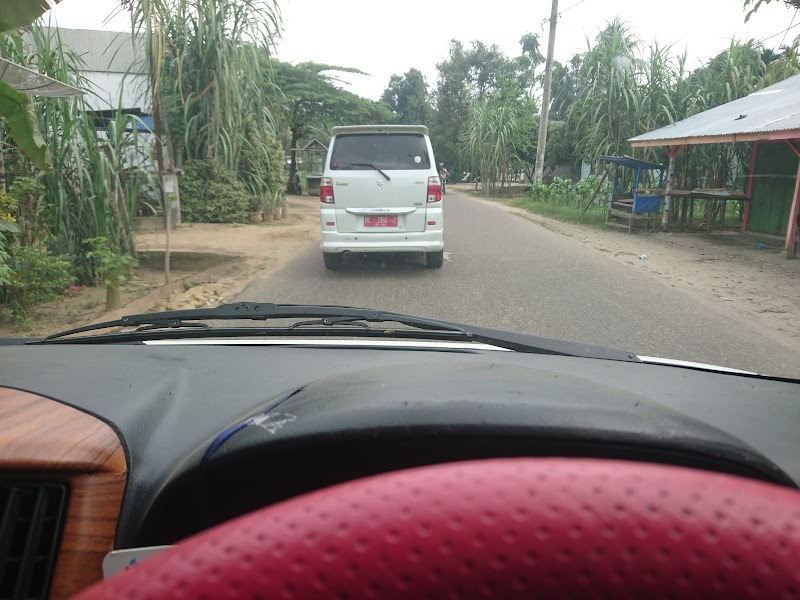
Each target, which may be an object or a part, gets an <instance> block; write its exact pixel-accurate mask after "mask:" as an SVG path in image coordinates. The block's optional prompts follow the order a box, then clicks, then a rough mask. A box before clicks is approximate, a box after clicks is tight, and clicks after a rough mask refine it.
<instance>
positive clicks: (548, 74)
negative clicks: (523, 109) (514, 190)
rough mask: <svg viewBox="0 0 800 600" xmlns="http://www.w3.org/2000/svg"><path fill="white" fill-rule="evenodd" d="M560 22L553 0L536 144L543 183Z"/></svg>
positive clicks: (538, 177) (538, 174)
mask: <svg viewBox="0 0 800 600" xmlns="http://www.w3.org/2000/svg"><path fill="white" fill-rule="evenodd" d="M557 20H558V0H553V8H552V10H551V11H550V37H549V38H548V40H547V63H546V64H545V67H544V89H543V90H542V114H541V117H540V118H539V142H538V143H537V144H536V170H535V171H534V175H533V179H534V181H541V180H542V176H543V175H544V151H545V146H546V145H547V119H548V118H549V117H550V87H551V85H552V83H553V53H554V52H555V49H556V21H557Z"/></svg>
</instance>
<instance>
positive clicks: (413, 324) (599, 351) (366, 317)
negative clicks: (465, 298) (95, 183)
mask: <svg viewBox="0 0 800 600" xmlns="http://www.w3.org/2000/svg"><path fill="white" fill-rule="evenodd" d="M273 319H304V320H298V321H296V322H295V323H293V324H291V325H289V326H264V327H253V326H249V327H212V326H210V325H208V324H207V323H203V322H202V321H204V320H207V321H214V320H217V321H226V320H251V321H268V320H273ZM366 323H398V324H400V325H405V326H406V328H396V327H392V328H385V329H384V328H376V327H369V326H367V325H366ZM113 328H126V329H130V328H133V330H131V331H122V332H113V333H106V334H94V335H87V336H79V337H73V336H75V335H76V334H79V333H87V332H93V331H101V330H103V329H113ZM231 337H233V338H240V337H291V338H299V337H363V338H384V339H386V338H392V339H417V340H420V339H422V340H439V341H449V342H479V343H483V344H489V345H491V346H495V347H497V348H503V349H506V350H512V351H514V352H524V353H533V354H552V355H558V356H575V357H583V358H599V359H605V360H617V361H626V362H641V361H640V360H639V357H637V356H636V355H635V354H633V353H632V352H626V351H624V350H616V349H614V348H605V347H603V346H594V345H592V344H582V343H578V342H569V341H563V340H554V339H550V338H545V337H539V336H536V335H530V334H526V333H516V332H511V331H502V330H497V329H489V328H486V327H477V326H473V325H464V324H461V323H452V322H449V321H440V320H437V319H428V318H425V317H414V316H411V315H405V314H402V313H394V312H388V311H383V310H376V309H372V308H353V307H349V306H327V305H307V304H271V303H255V302H237V303H234V304H223V305H221V306H218V307H216V308H197V309H190V310H175V311H164V312H156V313H144V314H139V315H128V316H125V317H122V318H121V319H118V320H115V321H106V322H105V323H97V324H95V325H86V326H84V327H77V328H75V329H70V330H68V331H62V332H60V333H55V334H53V335H50V336H48V337H46V338H44V339H42V340H36V341H31V342H29V344H34V345H35V344H108V343H129V342H143V341H147V340H174V339H183V340H186V339H200V338H231Z"/></svg>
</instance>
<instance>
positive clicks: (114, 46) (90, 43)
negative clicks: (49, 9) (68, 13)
mask: <svg viewBox="0 0 800 600" xmlns="http://www.w3.org/2000/svg"><path fill="white" fill-rule="evenodd" d="M59 35H60V37H61V43H62V45H64V46H65V47H67V48H70V49H72V50H73V51H74V52H75V53H76V54H78V56H80V57H81V60H82V61H83V63H84V69H83V72H82V74H83V76H84V77H86V79H87V80H88V82H89V89H88V90H86V91H87V94H86V98H85V99H86V102H87V104H88V105H89V106H90V107H91V110H92V111H93V112H97V113H105V112H106V111H116V110H117V109H119V108H121V109H122V110H123V111H124V112H128V113H130V114H135V115H147V114H149V112H150V105H151V98H150V86H149V84H148V80H147V63H146V60H147V58H146V53H145V49H144V41H143V39H142V38H141V37H138V36H137V37H136V38H134V36H133V35H132V34H131V33H130V32H118V31H96V30H91V29H61V28H59Z"/></svg>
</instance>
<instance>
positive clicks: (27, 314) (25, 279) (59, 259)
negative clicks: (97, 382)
mask: <svg viewBox="0 0 800 600" xmlns="http://www.w3.org/2000/svg"><path fill="white" fill-rule="evenodd" d="M9 265H10V267H11V270H10V272H9V273H8V275H7V282H6V283H5V286H4V287H5V301H6V304H7V305H8V307H9V308H10V309H11V312H12V314H13V315H14V316H15V317H16V318H18V319H21V320H23V321H29V320H30V319H31V313H32V311H33V309H34V307H36V306H37V305H38V304H41V303H43V302H50V301H52V300H57V299H58V298H61V297H62V296H63V295H64V292H65V291H66V290H67V288H68V287H69V286H70V285H71V284H72V283H74V281H75V277H74V276H73V275H72V272H71V269H72V265H71V263H70V261H69V260H67V259H66V258H64V257H63V256H54V255H51V254H48V253H47V252H46V251H45V250H40V249H38V248H31V247H27V246H18V247H16V248H15V249H14V250H13V252H12V253H11V257H10V260H9Z"/></svg>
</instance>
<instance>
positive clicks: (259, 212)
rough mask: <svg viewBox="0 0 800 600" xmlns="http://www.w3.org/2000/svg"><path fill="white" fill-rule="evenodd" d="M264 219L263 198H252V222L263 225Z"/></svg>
mask: <svg viewBox="0 0 800 600" xmlns="http://www.w3.org/2000/svg"><path fill="white" fill-rule="evenodd" d="M263 218H264V202H263V200H262V199H261V196H250V222H251V223H261V221H262V220H263Z"/></svg>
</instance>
